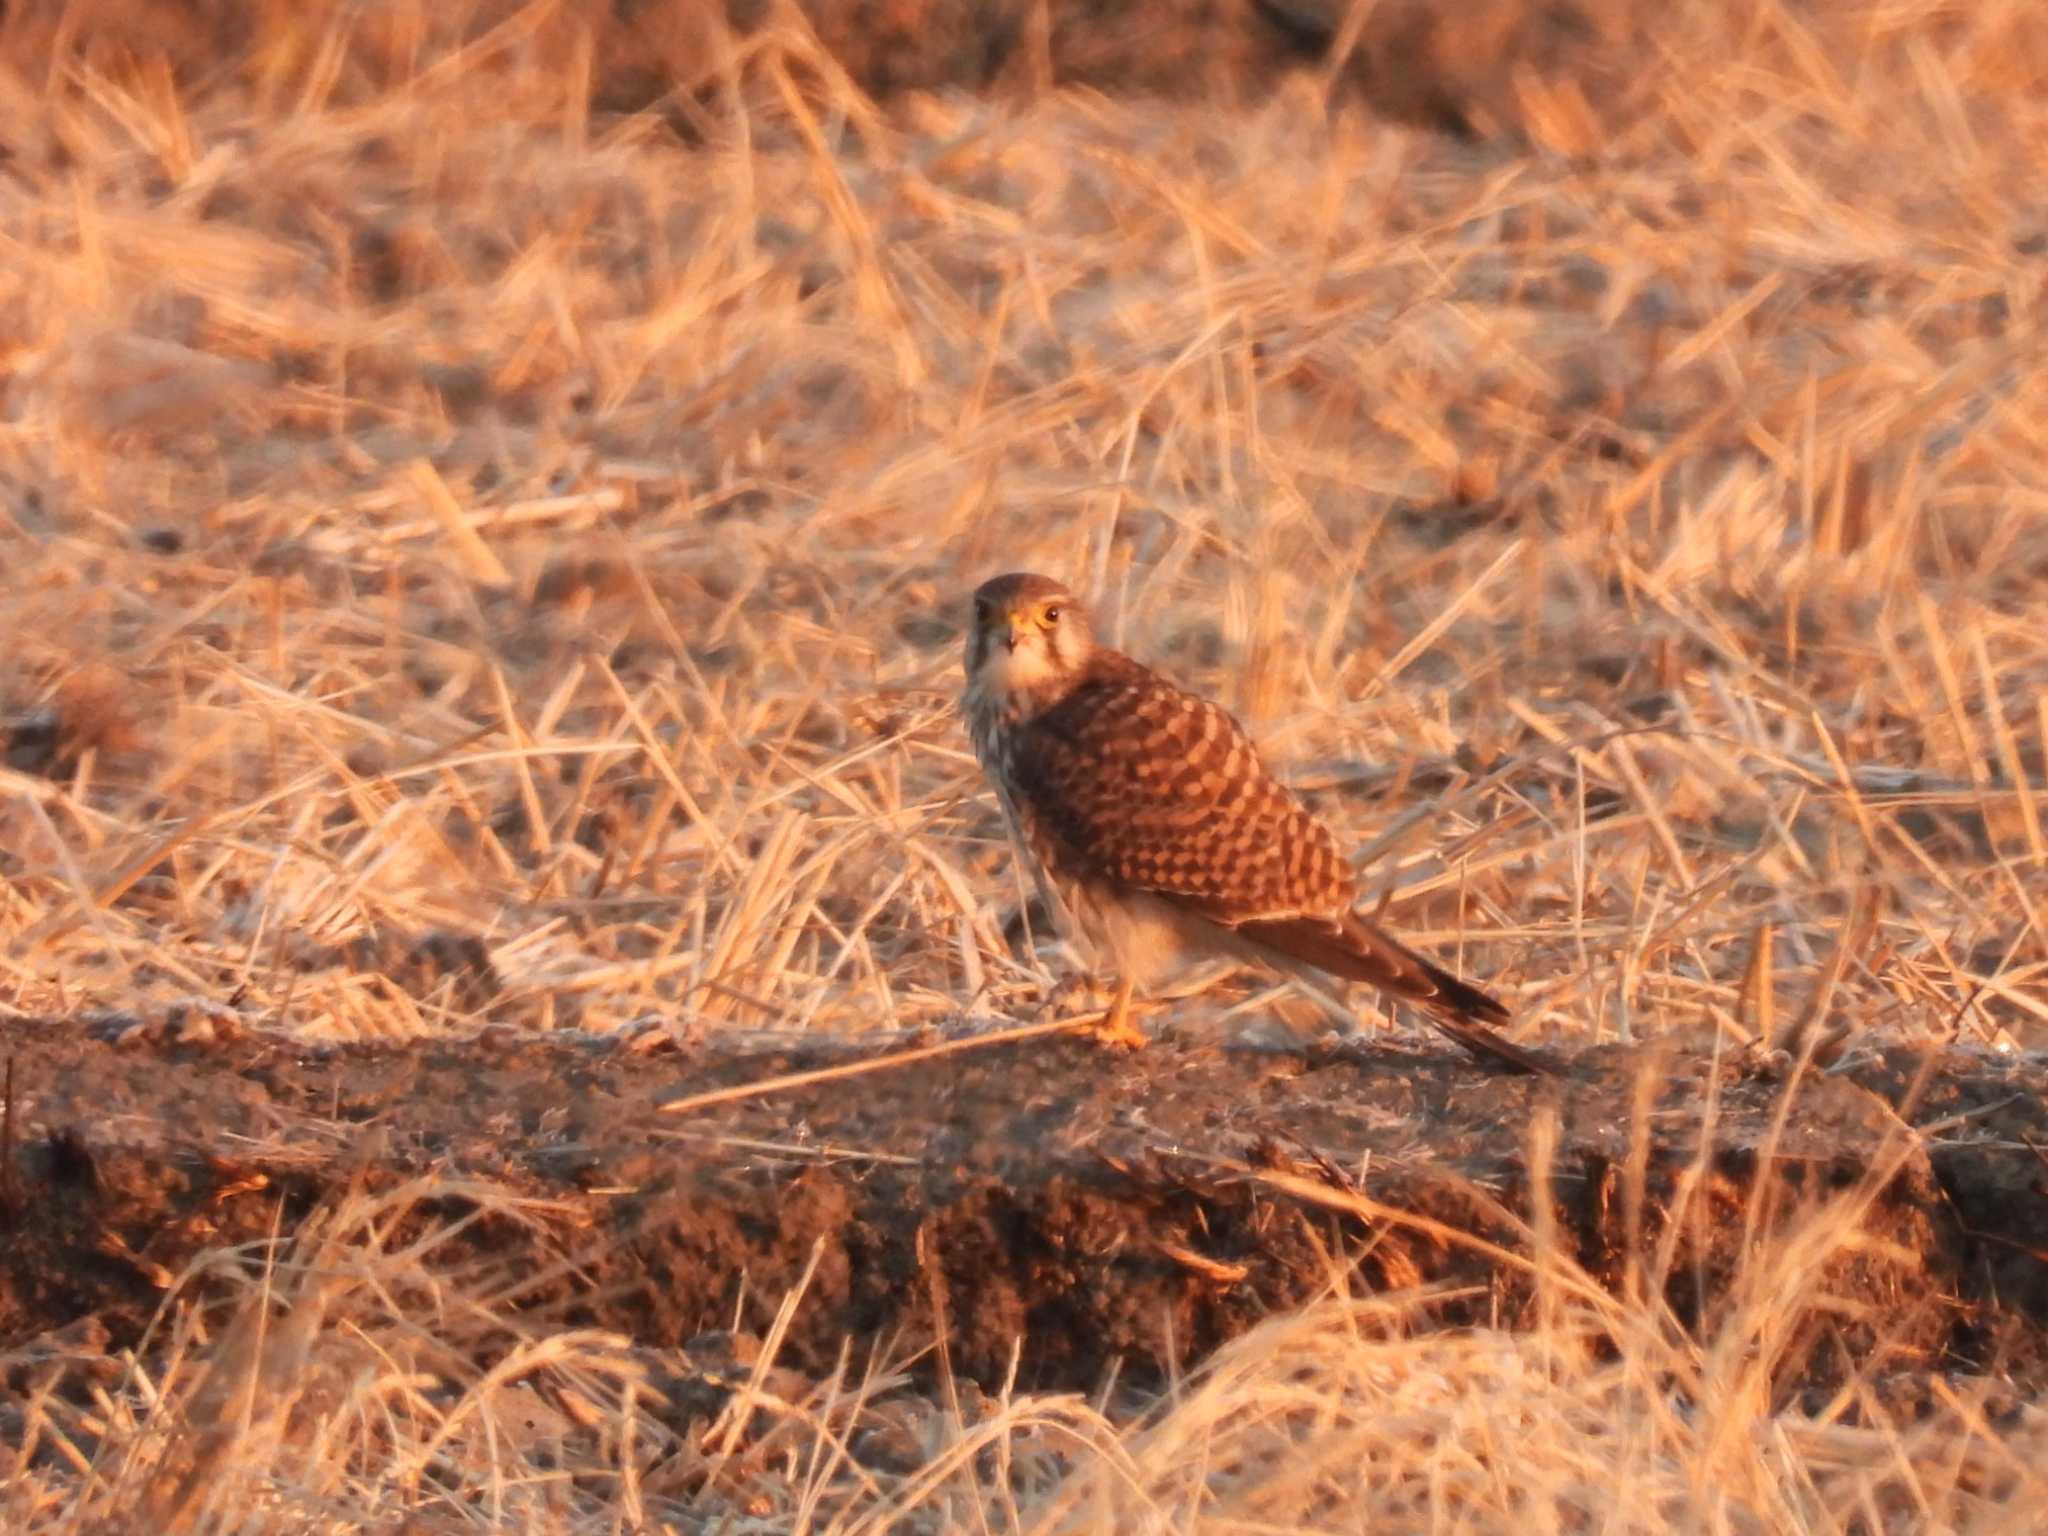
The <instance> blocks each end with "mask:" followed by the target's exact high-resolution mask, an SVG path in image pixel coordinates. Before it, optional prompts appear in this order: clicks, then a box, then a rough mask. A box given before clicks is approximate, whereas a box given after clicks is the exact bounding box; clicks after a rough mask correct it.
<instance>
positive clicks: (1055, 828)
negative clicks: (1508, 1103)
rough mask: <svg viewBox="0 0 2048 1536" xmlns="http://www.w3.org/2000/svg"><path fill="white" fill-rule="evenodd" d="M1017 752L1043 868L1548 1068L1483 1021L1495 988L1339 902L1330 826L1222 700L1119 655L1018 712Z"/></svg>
mask: <svg viewBox="0 0 2048 1536" xmlns="http://www.w3.org/2000/svg"><path fill="white" fill-rule="evenodd" d="M1014 763H1015V773H1016V794H1017V802H1018V803H1017V810H1018V813H1019V819H1020V820H1021V821H1023V822H1024V823H1025V824H1026V830H1027V835H1028V836H1029V837H1030V839H1031V841H1032V844H1033V846H1034V849H1035V851H1036V853H1037V855H1038V859H1039V861H1040V863H1042V864H1044V865H1045V866H1046V867H1047V868H1049V869H1053V870H1058V871H1061V872H1062V873H1064V874H1065V875H1067V876H1070V877H1076V876H1078V877H1083V878H1089V879H1096V880H1107V881H1111V882H1114V883H1115V884H1118V885H1121V886H1124V887H1127V888H1130V889H1134V890H1142V891H1148V892H1151V893H1152V894H1154V895H1158V896H1163V897H1166V898H1168V899H1170V900H1172V901H1174V902H1176V903H1177V904H1178V905H1180V906H1182V907H1184V908H1187V909H1189V910H1191V911H1193V912H1196V913H1198V914H1200V915H1201V916H1202V917H1205V918H1207V919H1208V920H1209V921H1210V922H1213V923H1215V924H1217V925H1218V926H1219V927H1223V928H1228V929H1230V930H1231V931H1232V932H1233V933H1234V934H1235V935H1236V936H1237V937H1238V938H1239V939H1240V940H1242V941H1244V942H1245V943H1246V944H1247V945H1248V946H1249V947H1251V948H1252V949H1254V950H1256V951H1259V952H1262V953H1263V954H1264V956H1265V957H1266V958H1267V959H1269V960H1270V961H1271V962H1272V963H1274V964H1276V965H1279V966H1282V967H1283V968H1286V967H1312V968H1314V969H1316V970H1321V971H1327V972H1329V973H1331V974H1333V975H1337V976H1343V977H1348V978H1350V979H1352V980H1354V981H1363V982H1368V983H1370V984H1371V985H1373V986H1376V987H1379V988H1381V989H1382V990H1384V991H1387V992H1391V993H1393V994H1395V995H1396V996H1399V997H1406V998H1409V999H1411V1000H1413V1001H1414V1002H1416V1003H1418V1004H1419V1005H1421V1006H1422V1007H1423V1008H1424V1009H1426V1010H1427V1011H1428V1013H1429V1014H1430V1016H1431V1017H1432V1019H1433V1020H1434V1021H1435V1023H1436V1024H1437V1027H1438V1028H1440V1029H1442V1030H1443V1031H1444V1032H1445V1033H1446V1034H1448V1035H1449V1036H1450V1037H1451V1038H1452V1039H1454V1040H1456V1041H1457V1042H1458V1043H1459V1044H1461V1045H1463V1046H1464V1047H1465V1048H1466V1049H1467V1050H1470V1051H1472V1052H1474V1053H1475V1054H1478V1055H1481V1056H1487V1057H1491V1058H1493V1059H1495V1060H1497V1061H1499V1062H1501V1063H1502V1064H1504V1065H1506V1066H1509V1067H1512V1068H1514V1069H1515V1070H1517V1071H1522V1072H1547V1071H1549V1070H1551V1069H1550V1068H1549V1067H1548V1066H1547V1065H1546V1064H1545V1063H1544V1062H1542V1061H1541V1060H1540V1059H1539V1058H1537V1057H1534V1056H1532V1055H1530V1054H1529V1053H1528V1052H1526V1051H1524V1050H1522V1049H1521V1047H1519V1046H1516V1045H1514V1044H1512V1043H1511V1042H1509V1041H1507V1040H1504V1039H1502V1038H1501V1037H1500V1036H1499V1035H1497V1034H1495V1033H1494V1032H1493V1031H1492V1030H1491V1029H1489V1028H1488V1027H1487V1026H1488V1025H1490V1024H1499V1023H1503V1022H1505V1021H1506V1019H1507V1018H1508V1011H1507V1009H1505V1008H1504V1007H1502V1006H1501V1005H1500V1003H1498V1002H1497V1001H1495V1000H1494V999H1493V998H1491V997H1489V996H1488V995H1487V994H1486V993H1485V992H1483V991H1481V990H1480V989H1479V988H1477V987H1475V986H1473V985H1471V984H1470V983H1469V982H1465V981H1461V980H1459V979H1458V978H1457V977H1456V976H1453V975H1452V974H1451V973H1450V972H1449V971H1447V970H1445V969H1444V968H1443V967H1442V966H1439V965H1437V964H1436V963H1435V962H1434V961H1432V960H1428V959H1425V958H1424V957H1423V956H1421V955H1418V954H1417V953H1415V951H1413V950H1411V949H1409V948H1408V947H1407V946H1406V945H1404V944H1401V943H1399V942H1398V941H1396V940H1395V939H1393V938H1391V937H1389V936H1388V935H1387V934H1385V933H1383V932H1381V931H1380V930H1379V929H1378V928H1376V927H1374V926H1373V925H1372V924H1371V923H1369V922H1366V921H1365V920H1364V919H1362V918H1360V917H1358V916H1356V915H1355V914H1354V913H1353V912H1352V911H1351V903H1352V901H1353V899H1354V897H1355V895H1356V886H1355V884H1354V882H1353V880H1352V876H1351V871H1350V868H1349V867H1348V866H1347V865H1346V864H1345V862H1344V860H1343V858H1342V856H1341V855H1339V853H1338V851H1337V844H1336V840H1335V839H1334V838H1333V837H1331V835H1330V832H1329V829H1328V828H1327V827H1325V826H1324V825H1323V824H1322V823H1321V822H1320V821H1318V820H1317V819H1316V818H1315V817H1314V816H1312V815H1311V814H1310V813H1309V811H1308V809H1307V807H1305V806H1304V805H1302V804H1301V802H1300V801H1299V800H1297V799H1296V798H1295V797H1294V795H1293V794H1292V792H1290V791H1289V790H1288V789H1287V787H1286V786H1285V785H1284V784H1282V783H1280V782H1279V780H1277V779H1275V778H1274V777H1273V776H1272V775H1271V774H1270V773H1268V772H1267V771H1266V767H1265V764H1264V763H1262V762H1261V761H1260V759H1259V755H1258V752H1257V751H1256V749H1254V747H1253V746H1252V744H1251V741H1250V739H1249V738H1248V737H1246V735H1245V733H1244V730H1243V728H1242V727H1240V726H1239V725H1238V723H1237V722H1236V721H1235V720H1234V719H1232V718H1231V716H1230V715H1229V713H1228V712H1226V711H1225V710H1222V709H1220V708H1218V707H1217V706H1216V705H1214V704H1211V703H1209V702H1208V701H1207V700H1205V699H1199V698H1196V697H1195V696H1194V695H1192V694H1190V693H1186V692H1184V691H1183V690H1181V689H1179V688H1176V687H1175V686H1174V685H1173V684H1171V683H1169V682H1168V681H1166V679H1164V678H1162V677H1160V676H1159V675H1158V674H1157V673H1154V672H1151V671H1149V670H1148V669H1146V668H1144V667H1141V666H1139V665H1138V664H1137V663H1136V662H1134V661H1130V660H1129V659H1128V658H1125V657H1122V656H1115V658H1114V661H1113V662H1111V663H1110V664H1108V665H1107V666H1102V667H1099V668H1098V669H1097V671H1096V672H1095V673H1094V674H1093V675H1091V677H1090V678H1089V680H1088V681H1087V682H1085V683H1084V684H1083V685H1082V686H1081V687H1079V688H1077V689H1075V690H1074V691H1073V692H1071V693H1069V694H1068V695H1067V697H1066V698H1065V699H1063V700H1062V701H1061V702H1060V703H1058V704H1056V705H1054V706H1053V707H1052V708H1051V709H1048V710H1045V711H1043V712H1042V713H1040V714H1039V715H1037V716H1035V717H1033V718H1032V719H1031V720H1030V721H1028V722H1026V723H1025V724H1024V726H1023V727H1022V729H1021V732H1020V739H1019V741H1018V743H1017V750H1016V754H1015V758H1014Z"/></svg>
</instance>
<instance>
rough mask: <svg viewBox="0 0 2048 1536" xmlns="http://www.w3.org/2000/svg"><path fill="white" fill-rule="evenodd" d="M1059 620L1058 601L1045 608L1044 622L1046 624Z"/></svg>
mask: <svg viewBox="0 0 2048 1536" xmlns="http://www.w3.org/2000/svg"><path fill="white" fill-rule="evenodd" d="M1059 621H1060V605H1059V604H1058V603H1054V604H1053V605H1052V606H1051V607H1050V608H1048V609H1046V610H1045V622H1046V623H1048V624H1057V623H1059Z"/></svg>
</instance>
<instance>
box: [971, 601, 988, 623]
mask: <svg viewBox="0 0 2048 1536" xmlns="http://www.w3.org/2000/svg"><path fill="white" fill-rule="evenodd" d="M974 622H975V623H977V624H986V623H987V622H988V604H987V603H983V602H976V603H975V605H974Z"/></svg>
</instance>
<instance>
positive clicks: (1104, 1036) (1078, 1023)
mask: <svg viewBox="0 0 2048 1536" xmlns="http://www.w3.org/2000/svg"><path fill="white" fill-rule="evenodd" d="M1131 992H1132V988H1131V987H1130V986H1128V985H1125V986H1119V987H1116V988H1114V989H1112V988H1109V987H1105V986H1102V985H1101V984H1099V983H1098V982H1096V981H1095V979H1094V978H1093V977H1089V976H1069V977H1068V978H1067V979H1066V980H1064V981H1062V982H1060V983H1059V984H1058V985H1057V986H1055V987H1054V988H1053V989H1052V991H1051V992H1050V993H1049V994H1048V995H1047V997H1046V1000H1045V1015H1046V1017H1047V1018H1053V1019H1057V1018H1071V1019H1073V1021H1074V1028H1075V1030H1076V1031H1077V1032H1085V1033H1086V1034H1087V1035H1088V1036H1089V1037H1090V1038H1091V1039H1093V1040H1094V1041H1096V1043H1098V1044H1100V1045H1105V1046H1109V1047H1111V1048H1113V1049H1116V1050H1137V1049H1139V1048H1140V1047H1142V1046H1144V1045H1145V1044H1146V1043H1147V1037H1146V1034H1145V1032H1144V1031H1143V1030H1142V1029H1140V1028H1139V1027H1138V1024H1137V1021H1136V1020H1135V1019H1134V1018H1133V1017H1132V1014H1133V1012H1134V1011H1136V1010H1135V1007H1134V1005H1133V1004H1132V1002H1131Z"/></svg>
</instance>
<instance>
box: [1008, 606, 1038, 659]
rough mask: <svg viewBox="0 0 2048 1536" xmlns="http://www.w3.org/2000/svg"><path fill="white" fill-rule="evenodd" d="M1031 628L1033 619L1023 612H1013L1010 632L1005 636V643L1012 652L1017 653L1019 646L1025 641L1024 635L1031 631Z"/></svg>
mask: <svg viewBox="0 0 2048 1536" xmlns="http://www.w3.org/2000/svg"><path fill="white" fill-rule="evenodd" d="M1030 629H1031V621H1030V620H1029V619H1028V618H1026V617H1025V616H1024V615H1023V614H1021V613H1013V614H1011V615H1010V633H1009V634H1008V635H1007V636H1006V637H1005V638H1004V640H1003V644H1004V645H1006V646H1007V647H1009V649H1010V651H1011V653H1012V654H1015V652H1016V650H1017V647H1018V646H1020V645H1022V644H1023V643H1024V636H1025V635H1026V634H1028V633H1029V632H1030Z"/></svg>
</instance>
